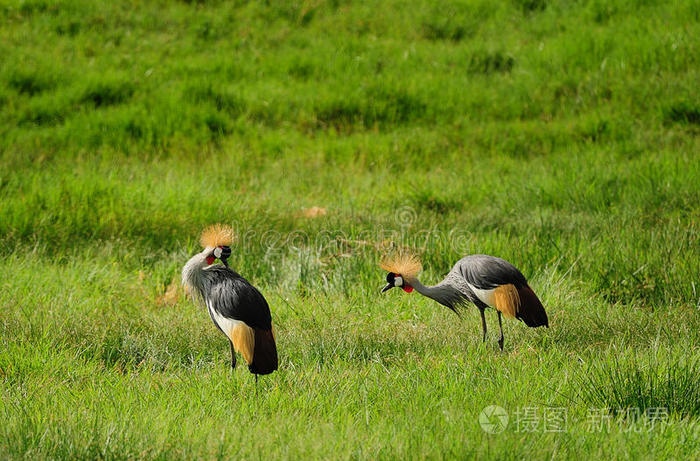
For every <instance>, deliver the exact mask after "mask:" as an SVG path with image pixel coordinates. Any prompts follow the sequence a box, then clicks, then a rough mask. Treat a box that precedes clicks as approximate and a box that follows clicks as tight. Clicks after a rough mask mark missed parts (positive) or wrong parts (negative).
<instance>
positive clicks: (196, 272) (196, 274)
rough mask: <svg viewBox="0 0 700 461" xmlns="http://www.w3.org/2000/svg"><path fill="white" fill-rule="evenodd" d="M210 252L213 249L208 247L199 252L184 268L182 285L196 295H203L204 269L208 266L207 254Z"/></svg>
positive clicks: (200, 296)
mask: <svg viewBox="0 0 700 461" xmlns="http://www.w3.org/2000/svg"><path fill="white" fill-rule="evenodd" d="M209 252H211V249H210V248H206V249H205V250H204V251H202V252H201V253H197V254H196V255H194V256H192V257H191V258H190V260H189V261H187V264H185V267H183V268H182V285H183V286H184V287H185V289H186V290H187V291H188V292H189V293H190V294H191V295H193V296H195V297H199V298H202V297H203V291H204V269H205V268H206V267H207V266H208V264H207V255H208V254H209Z"/></svg>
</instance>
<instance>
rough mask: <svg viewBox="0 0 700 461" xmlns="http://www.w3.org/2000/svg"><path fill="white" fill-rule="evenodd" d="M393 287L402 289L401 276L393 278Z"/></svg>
mask: <svg viewBox="0 0 700 461" xmlns="http://www.w3.org/2000/svg"><path fill="white" fill-rule="evenodd" d="M394 286H395V287H402V286H403V279H402V278H401V276H398V275H397V276H396V277H394Z"/></svg>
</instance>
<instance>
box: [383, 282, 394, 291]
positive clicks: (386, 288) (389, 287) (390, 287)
mask: <svg viewBox="0 0 700 461" xmlns="http://www.w3.org/2000/svg"><path fill="white" fill-rule="evenodd" d="M392 288H394V285H392V284H391V283H387V284H386V286H385V287H384V288H382V293H384V292H385V291H387V290H391V289H392Z"/></svg>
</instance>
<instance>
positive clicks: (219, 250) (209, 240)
mask: <svg viewBox="0 0 700 461" xmlns="http://www.w3.org/2000/svg"><path fill="white" fill-rule="evenodd" d="M232 242H233V229H231V228H230V227H229V226H224V225H222V224H214V225H213V226H210V227H207V228H206V229H204V231H203V232H202V235H201V237H200V238H199V243H200V244H201V245H202V246H203V247H204V253H205V254H206V258H207V264H208V265H210V266H211V265H212V264H214V261H216V260H217V259H218V260H220V261H221V262H222V263H224V266H226V267H228V257H229V256H231V247H230V246H229V245H231V243H232Z"/></svg>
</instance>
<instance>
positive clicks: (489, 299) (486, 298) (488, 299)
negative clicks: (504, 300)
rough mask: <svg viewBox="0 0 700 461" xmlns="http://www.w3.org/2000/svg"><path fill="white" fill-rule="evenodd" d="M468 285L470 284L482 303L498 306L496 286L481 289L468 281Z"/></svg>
mask: <svg viewBox="0 0 700 461" xmlns="http://www.w3.org/2000/svg"><path fill="white" fill-rule="evenodd" d="M467 285H469V288H470V289H471V290H472V291H473V292H474V294H475V295H476V297H477V298H479V300H480V301H481V302H482V303H484V304H486V305H487V306H491V307H496V299H495V296H494V292H495V291H496V289H495V288H493V289H490V290H481V289H479V288H477V287H475V286H474V285H472V284H471V283H467Z"/></svg>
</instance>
